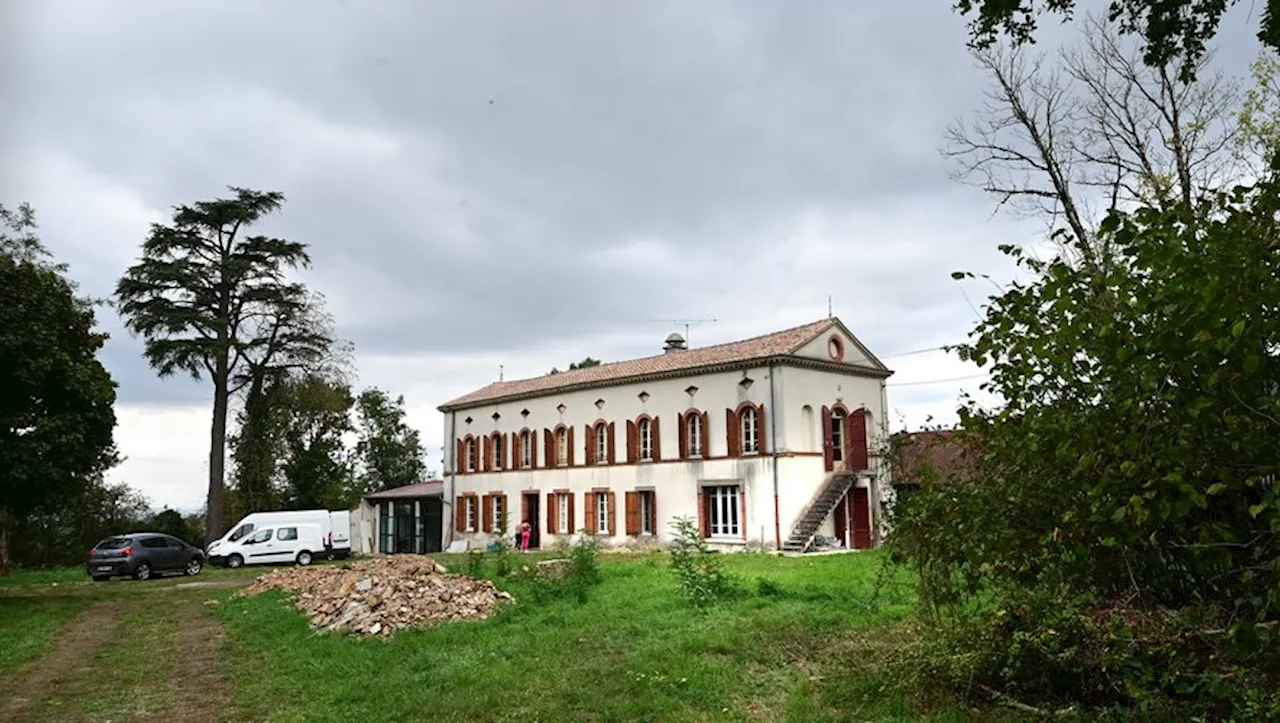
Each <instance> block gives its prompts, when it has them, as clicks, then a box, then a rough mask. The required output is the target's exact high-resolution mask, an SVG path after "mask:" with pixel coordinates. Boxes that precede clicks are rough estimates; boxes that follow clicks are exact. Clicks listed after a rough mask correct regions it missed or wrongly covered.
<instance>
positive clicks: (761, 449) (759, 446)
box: [743, 404, 769, 529]
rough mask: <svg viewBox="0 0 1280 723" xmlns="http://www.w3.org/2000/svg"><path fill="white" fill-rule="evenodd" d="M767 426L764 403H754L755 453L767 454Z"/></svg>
mask: <svg viewBox="0 0 1280 723" xmlns="http://www.w3.org/2000/svg"><path fill="white" fill-rule="evenodd" d="M768 428H769V425H768V424H766V423H765V421H764V405H763V404H759V405H756V453H757V454H767V453H768V452H769V448H768V447H767V446H766V445H765V442H766V440H768V439H769V435H768V434H766V433H765V430H766V429H768ZM743 529H746V528H745V527H744V528H743Z"/></svg>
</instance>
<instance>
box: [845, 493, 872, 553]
mask: <svg viewBox="0 0 1280 723" xmlns="http://www.w3.org/2000/svg"><path fill="white" fill-rule="evenodd" d="M867 489H868V488H866V487H854V488H853V489H851V490H849V496H850V497H851V498H852V499H853V504H852V507H853V519H852V520H851V521H850V524H849V527H850V530H851V532H852V533H853V534H852V536H853V544H852V545H851V546H850V547H851V548H852V549H854V550H867V549H870V548H871V504H870V502H869V500H868V497H867Z"/></svg>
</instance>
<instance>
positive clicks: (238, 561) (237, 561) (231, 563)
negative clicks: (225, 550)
mask: <svg viewBox="0 0 1280 723" xmlns="http://www.w3.org/2000/svg"><path fill="white" fill-rule="evenodd" d="M243 564H244V558H243V557H240V556H239V555H232V556H231V557H228V558H227V567H230V568H236V567H240V566H241V565H243Z"/></svg>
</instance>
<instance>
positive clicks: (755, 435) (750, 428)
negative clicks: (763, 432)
mask: <svg viewBox="0 0 1280 723" xmlns="http://www.w3.org/2000/svg"><path fill="white" fill-rule="evenodd" d="M739 419H740V420H741V422H742V423H741V425H740V426H741V427H742V453H743V454H759V452H760V417H759V416H758V415H757V414H756V408H755V407H747V408H746V409H743V410H742V415H741V416H740V417H739ZM748 420H750V424H748Z"/></svg>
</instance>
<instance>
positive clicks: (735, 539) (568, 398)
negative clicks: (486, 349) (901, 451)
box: [439, 318, 892, 550]
mask: <svg viewBox="0 0 1280 723" xmlns="http://www.w3.org/2000/svg"><path fill="white" fill-rule="evenodd" d="M891 374H892V372H891V371H889V370H888V369H887V368H886V367H885V366H884V364H882V363H881V362H880V360H879V359H877V358H876V357H875V355H873V354H872V353H871V352H870V351H869V350H868V349H867V348H866V347H865V346H863V345H862V344H861V343H860V342H859V341H858V340H857V339H856V338H855V337H854V335H853V334H852V333H850V331H849V330H848V328H846V327H845V325H844V324H842V323H841V322H840V321H839V320H838V319H834V318H831V319H823V320H821V321H817V322H814V323H811V324H806V325H804V326H800V327H796V328H793V329H787V330H785V331H779V332H775V333H772V334H767V335H765V336H759V337H756V338H753V339H746V340H743V341H738V342H733V343H729V344H720V345H716V346H709V347H702V348H687V346H686V344H685V341H684V339H683V338H681V337H680V335H678V334H672V335H671V336H670V337H668V338H667V343H666V346H665V349H664V350H663V353H661V354H657V355H654V356H649V357H644V358H641V359H632V360H628V361H620V362H613V363H609V364H601V365H599V366H595V367H588V368H586V369H576V370H572V371H567V372H561V373H558V374H548V375H546V376H541V377H535V378H532V379H520V380H514V381H502V382H496V383H493V384H490V385H488V386H486V387H483V388H481V389H477V390H475V391H473V392H470V393H469V394H465V395H463V396H461V397H458V398H457V399H454V400H452V401H450V402H447V403H445V404H443V405H441V406H440V407H439V409H440V411H441V412H443V413H444V415H445V419H444V422H445V425H444V428H445V449H446V453H445V454H446V457H447V459H446V460H445V476H444V485H445V487H444V490H443V497H444V504H445V506H446V508H449V507H451V508H452V512H451V513H450V512H449V511H448V510H446V515H447V516H451V517H452V520H451V522H452V524H451V525H448V527H450V528H451V529H450V530H449V531H447V532H446V533H445V534H446V538H447V541H453V540H462V539H465V540H467V541H468V542H470V543H471V544H472V546H473V547H474V546H477V545H483V544H486V543H488V542H489V541H491V540H493V539H494V536H495V535H496V534H499V533H504V534H507V535H514V534H515V530H516V528H518V527H519V525H520V523H521V522H522V521H528V522H529V523H530V524H531V526H532V527H533V529H534V531H535V538H534V542H535V544H540V545H546V544H548V542H551V541H553V539H554V538H556V537H561V536H568V535H572V534H574V533H576V532H578V531H585V532H586V533H588V534H592V535H597V536H599V537H600V538H601V541H602V543H604V544H625V543H635V542H639V541H644V540H649V541H659V542H664V541H668V540H670V539H671V538H672V537H673V530H672V528H671V526H670V522H671V520H672V519H673V518H676V517H679V516H688V517H690V518H692V519H695V520H697V522H698V525H699V528H700V530H701V532H702V535H703V536H704V537H705V538H707V540H708V543H710V544H712V545H713V546H716V547H720V548H733V547H738V548H742V547H745V546H752V547H755V546H760V547H766V548H773V549H788V550H805V549H808V547H809V545H810V543H811V541H812V539H813V536H814V535H815V534H824V535H827V536H834V537H837V538H839V539H841V540H842V541H843V542H844V544H845V545H847V546H849V547H853V548H867V547H873V546H875V545H876V544H877V542H878V537H879V536H878V534H877V532H876V530H877V527H878V521H879V515H880V510H881V502H882V500H883V494H884V492H885V489H886V487H887V481H888V480H887V479H886V478H887V474H888V470H887V465H886V466H882V465H881V463H880V460H879V455H878V454H876V451H875V450H876V449H878V448H879V442H880V440H881V439H883V438H884V435H886V434H887V426H886V406H887V403H886V399H885V379H887V378H888V377H889V376H890V375H891ZM504 509H505V510H507V512H508V517H509V527H508V529H507V530H505V531H499V530H495V529H494V528H495V521H496V520H497V519H498V513H499V512H500V511H501V510H504ZM446 544H447V542H446Z"/></svg>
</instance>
